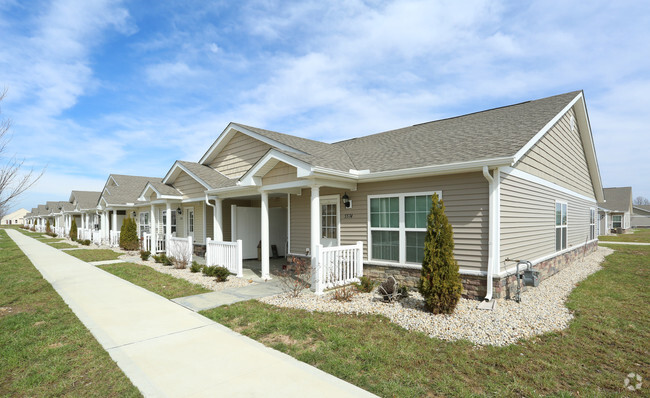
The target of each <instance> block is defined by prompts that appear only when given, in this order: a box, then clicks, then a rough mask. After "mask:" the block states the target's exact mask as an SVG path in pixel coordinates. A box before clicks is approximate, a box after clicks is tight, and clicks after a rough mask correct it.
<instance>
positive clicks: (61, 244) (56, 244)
mask: <svg viewBox="0 0 650 398" xmlns="http://www.w3.org/2000/svg"><path fill="white" fill-rule="evenodd" d="M44 243H47V244H48V245H50V246H52V247H53V248H55V249H70V248H73V247H77V246H75V245H71V244H70V243H68V242H65V241H57V242H51V243H50V242H44Z"/></svg>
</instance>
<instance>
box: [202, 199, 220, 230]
mask: <svg viewBox="0 0 650 398" xmlns="http://www.w3.org/2000/svg"><path fill="white" fill-rule="evenodd" d="M210 199H212V200H214V201H215V204H211V203H210ZM216 200H217V197H216V196H208V194H207V193H206V194H205V203H206V204H207V205H208V206H210V207H212V239H214V240H217V225H216V224H217V204H216ZM203 217H204V218H205V214H204V215H203Z"/></svg>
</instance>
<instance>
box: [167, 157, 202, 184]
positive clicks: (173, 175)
mask: <svg viewBox="0 0 650 398" xmlns="http://www.w3.org/2000/svg"><path fill="white" fill-rule="evenodd" d="M178 169H181V170H183V171H184V172H185V173H187V175H189V176H190V177H192V178H193V179H194V180H196V182H198V183H199V184H201V185H203V187H205V189H212V187H211V186H210V185H209V184H208V183H207V182H205V181H203V180H202V179H201V178H200V177H199V176H197V175H196V174H194V173H192V172H191V171H190V170H189V169H188V168H187V167H185V166H183V165H182V164H180V163H179V162H178V161H176V162H174V165H173V166H172V168H171V169H169V171H168V172H167V175H165V178H163V180H162V182H163V183H164V184H169V181H170V180H171V179H172V178H174V180H175V179H176V178H177V177H178V173H177V171H178Z"/></svg>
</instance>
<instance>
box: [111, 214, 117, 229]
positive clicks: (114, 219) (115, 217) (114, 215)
mask: <svg viewBox="0 0 650 398" xmlns="http://www.w3.org/2000/svg"><path fill="white" fill-rule="evenodd" d="M112 227H113V228H111V229H112V230H113V231H115V232H117V210H115V209H113V225H112Z"/></svg>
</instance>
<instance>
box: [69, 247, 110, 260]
mask: <svg viewBox="0 0 650 398" xmlns="http://www.w3.org/2000/svg"><path fill="white" fill-rule="evenodd" d="M75 247H76V246H75ZM66 253H68V254H69V255H71V256H74V257H77V258H78V259H80V260H83V261H86V262H89V261H106V260H117V259H118V257H120V256H121V253H117V252H114V251H113V250H111V249H80V250H70V251H67V252H66Z"/></svg>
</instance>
